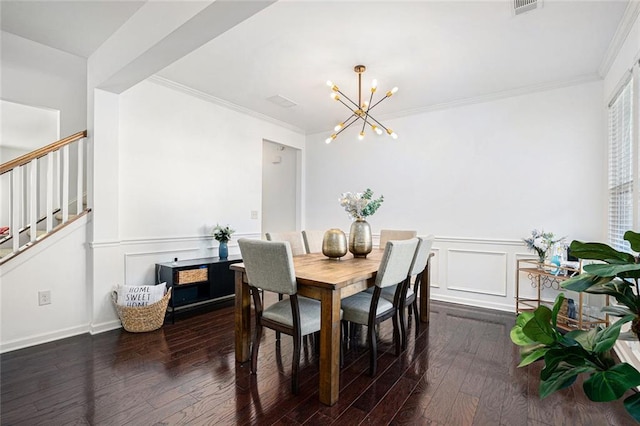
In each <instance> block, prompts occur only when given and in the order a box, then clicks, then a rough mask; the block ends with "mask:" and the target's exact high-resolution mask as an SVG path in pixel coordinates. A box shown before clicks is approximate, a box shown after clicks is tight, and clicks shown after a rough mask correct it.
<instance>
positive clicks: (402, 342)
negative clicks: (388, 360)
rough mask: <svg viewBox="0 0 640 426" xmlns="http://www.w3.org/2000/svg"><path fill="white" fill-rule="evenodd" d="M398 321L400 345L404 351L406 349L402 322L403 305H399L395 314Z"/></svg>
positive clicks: (405, 334)
mask: <svg viewBox="0 0 640 426" xmlns="http://www.w3.org/2000/svg"><path fill="white" fill-rule="evenodd" d="M397 316H398V319H399V320H400V321H399V322H400V338H401V345H400V346H402V350H405V349H406V348H407V328H406V326H405V322H404V305H401V306H400V308H399V309H398V313H397Z"/></svg>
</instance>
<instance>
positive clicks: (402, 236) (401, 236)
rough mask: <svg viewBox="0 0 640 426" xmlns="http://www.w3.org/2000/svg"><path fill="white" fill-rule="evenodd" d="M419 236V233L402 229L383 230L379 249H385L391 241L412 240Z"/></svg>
mask: <svg viewBox="0 0 640 426" xmlns="http://www.w3.org/2000/svg"><path fill="white" fill-rule="evenodd" d="M416 235H418V232H417V231H409V230H400V229H381V230H380V243H379V244H378V247H380V248H384V247H385V245H386V244H387V241H389V240H410V239H411V238H415V237H416Z"/></svg>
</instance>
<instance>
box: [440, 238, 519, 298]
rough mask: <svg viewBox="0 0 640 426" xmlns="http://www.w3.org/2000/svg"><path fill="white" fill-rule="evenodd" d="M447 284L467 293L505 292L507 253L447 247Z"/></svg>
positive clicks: (496, 294)
mask: <svg viewBox="0 0 640 426" xmlns="http://www.w3.org/2000/svg"><path fill="white" fill-rule="evenodd" d="M447 259H448V262H447V280H448V284H447V288H448V289H449V290H457V291H464V292H470V293H482V294H490V295H494V296H503V297H506V296H507V253H506V252H497V251H496V252H494V251H484V250H464V249H449V250H448V252H447Z"/></svg>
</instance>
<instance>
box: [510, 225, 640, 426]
mask: <svg viewBox="0 0 640 426" xmlns="http://www.w3.org/2000/svg"><path fill="white" fill-rule="evenodd" d="M624 239H625V240H626V241H628V242H629V244H630V246H631V249H632V250H633V251H635V252H640V234H639V233H636V232H633V231H627V232H626V233H625V234H624ZM570 248H571V254H572V255H574V256H576V257H578V258H580V259H587V260H596V261H600V262H599V263H595V264H590V265H586V266H584V273H582V274H580V275H578V276H576V277H573V278H570V279H568V280H567V281H565V282H564V283H562V287H563V288H565V289H567V290H572V291H577V292H587V293H592V294H604V295H609V296H612V297H613V298H614V299H615V300H616V302H617V305H614V306H605V307H604V308H602V312H606V313H608V314H609V315H612V316H615V317H619V319H618V320H617V321H615V322H614V323H612V324H610V325H609V326H607V327H601V326H597V327H595V328H592V329H590V330H573V331H570V332H568V333H566V334H562V333H560V332H559V331H558V330H557V329H556V319H557V315H558V312H559V310H560V307H561V305H562V301H563V300H564V295H563V294H559V295H558V297H557V299H556V301H555V303H554V305H553V308H548V307H546V306H540V307H539V308H537V309H536V310H535V311H533V312H523V313H521V314H520V315H518V317H517V319H516V325H515V326H514V327H513V329H512V330H511V340H512V341H513V342H514V343H515V344H517V345H519V346H521V350H520V356H521V362H520V364H519V367H524V366H526V365H529V364H531V363H533V362H535V361H538V360H543V362H544V368H543V369H542V371H541V373H540V397H541V398H544V397H546V396H548V395H550V394H552V393H553V392H555V391H557V390H560V389H564V388H566V387H569V386H571V385H572V384H573V383H574V382H575V380H576V378H577V377H578V376H579V375H580V374H583V373H586V374H588V375H589V378H588V379H586V380H585V381H584V384H583V390H584V393H585V394H586V395H587V397H588V398H589V399H590V400H592V401H596V402H605V401H614V400H616V399H619V398H621V397H622V396H623V395H624V394H625V393H627V391H629V390H631V391H633V392H634V393H633V394H632V395H630V396H628V397H627V398H625V400H624V406H625V408H626V410H627V411H628V412H629V414H630V415H631V416H632V417H633V418H634V419H635V420H636V421H640V393H639V392H638V390H637V389H636V387H637V386H640V372H638V371H637V370H636V369H635V368H634V367H633V366H631V365H630V364H628V363H625V362H622V363H619V362H617V361H616V359H615V358H614V357H613V354H612V352H611V351H612V349H613V346H614V344H615V342H616V341H617V340H618V339H635V340H637V339H638V338H639V336H640V292H639V290H640V287H639V286H640V282H639V280H640V256H635V255H633V254H630V253H625V252H621V251H618V250H615V249H613V248H612V247H610V246H608V245H606V244H602V243H584V242H580V241H573V242H572V243H571V246H570ZM628 322H631V330H630V331H629V332H626V333H621V328H622V326H623V325H624V324H626V323H628Z"/></svg>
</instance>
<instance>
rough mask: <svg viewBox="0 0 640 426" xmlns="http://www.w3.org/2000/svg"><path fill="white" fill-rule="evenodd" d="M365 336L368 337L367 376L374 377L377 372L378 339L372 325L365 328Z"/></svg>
mask: <svg viewBox="0 0 640 426" xmlns="http://www.w3.org/2000/svg"><path fill="white" fill-rule="evenodd" d="M367 335H368V336H369V339H368V340H369V375H370V376H371V377H374V376H375V375H376V372H377V371H378V338H377V336H376V328H375V326H374V325H373V324H371V325H370V326H369V327H367Z"/></svg>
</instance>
